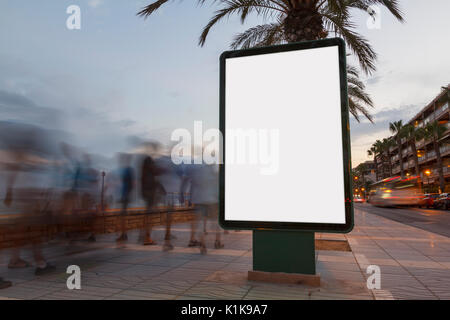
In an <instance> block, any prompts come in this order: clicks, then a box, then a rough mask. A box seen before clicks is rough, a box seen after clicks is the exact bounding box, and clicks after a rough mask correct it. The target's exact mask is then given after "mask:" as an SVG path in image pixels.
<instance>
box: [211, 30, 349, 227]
mask: <svg viewBox="0 0 450 320" xmlns="http://www.w3.org/2000/svg"><path fill="white" fill-rule="evenodd" d="M331 46H337V47H338V52H339V77H340V79H339V80H340V96H341V124H342V147H343V159H342V160H343V172H344V194H345V199H342V200H343V201H345V224H334V223H302V222H268V221H237V220H225V210H226V208H225V183H226V181H225V164H226V152H225V141H226V129H225V128H226V123H225V110H226V101H225V94H226V61H227V59H232V58H238V57H248V56H254V55H263V54H270V53H280V52H288V51H296V50H308V49H316V48H323V47H331ZM219 128H220V132H221V134H222V137H223V141H222V145H221V152H222V154H221V159H222V160H223V162H222V163H221V164H220V166H219V224H220V225H221V226H222V227H223V228H224V229H241V230H292V231H311V232H331V233H348V232H350V231H351V230H352V229H353V226H354V208H353V201H352V199H353V196H352V188H353V187H352V179H351V147H350V124H349V108H348V89H347V56H346V45H345V42H344V40H343V39H341V38H329V39H323V40H314V41H306V42H298V43H292V44H283V45H275V46H269V47H257V48H252V49H244V50H234V51H225V52H223V53H222V54H221V56H220V119H219ZM300 210H301V209H300ZM318 210H320V208H318Z"/></svg>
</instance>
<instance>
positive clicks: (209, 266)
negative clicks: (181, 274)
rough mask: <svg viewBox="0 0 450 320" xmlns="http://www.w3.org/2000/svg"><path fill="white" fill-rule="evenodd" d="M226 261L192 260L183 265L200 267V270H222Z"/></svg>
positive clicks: (194, 267) (189, 267)
mask: <svg viewBox="0 0 450 320" xmlns="http://www.w3.org/2000/svg"><path fill="white" fill-rule="evenodd" d="M226 265H227V263H225V262H211V261H203V260H197V261H191V262H188V263H186V264H184V265H183V268H185V269H200V270H220V269H222V268H223V267H225V266H226Z"/></svg>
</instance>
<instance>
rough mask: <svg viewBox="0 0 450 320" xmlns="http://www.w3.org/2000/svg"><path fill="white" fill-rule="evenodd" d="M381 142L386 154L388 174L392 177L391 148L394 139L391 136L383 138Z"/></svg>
mask: <svg viewBox="0 0 450 320" xmlns="http://www.w3.org/2000/svg"><path fill="white" fill-rule="evenodd" d="M382 143H383V144H382V149H383V151H384V153H385V154H386V161H387V163H388V168H389V176H390V177H392V161H391V148H392V147H393V146H394V145H395V141H394V140H393V139H392V138H384V139H383V141H382Z"/></svg>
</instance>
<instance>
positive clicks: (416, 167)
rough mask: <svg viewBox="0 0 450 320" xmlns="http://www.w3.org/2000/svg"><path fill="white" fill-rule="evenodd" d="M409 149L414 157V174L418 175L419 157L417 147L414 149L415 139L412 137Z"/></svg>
mask: <svg viewBox="0 0 450 320" xmlns="http://www.w3.org/2000/svg"><path fill="white" fill-rule="evenodd" d="M411 150H412V153H413V158H414V167H415V170H416V176H418V175H420V172H419V158H418V157H417V149H416V139H413V140H412V141H411Z"/></svg>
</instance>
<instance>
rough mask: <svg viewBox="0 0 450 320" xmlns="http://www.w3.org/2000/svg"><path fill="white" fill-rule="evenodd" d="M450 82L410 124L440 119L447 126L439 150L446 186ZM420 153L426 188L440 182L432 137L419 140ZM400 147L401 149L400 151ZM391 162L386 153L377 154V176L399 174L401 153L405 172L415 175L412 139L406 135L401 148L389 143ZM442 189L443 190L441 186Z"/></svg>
mask: <svg viewBox="0 0 450 320" xmlns="http://www.w3.org/2000/svg"><path fill="white" fill-rule="evenodd" d="M449 90H450V85H447V86H445V87H442V90H441V93H440V94H439V95H437V96H436V97H435V98H434V99H433V101H431V102H430V103H429V104H428V105H426V106H425V107H424V108H423V109H422V110H421V111H420V112H419V113H418V114H416V115H415V116H414V117H413V118H412V119H411V120H410V121H409V122H408V124H411V125H413V126H414V127H416V128H420V127H424V126H426V125H427V124H428V123H430V122H431V123H432V122H434V121H437V122H438V123H439V124H441V125H444V126H446V127H447V131H446V132H445V133H444V135H443V137H442V139H440V141H439V144H440V149H439V151H440V154H441V158H442V166H443V172H444V178H445V184H446V190H450V109H449V101H450V91H449ZM415 146H416V149H417V156H418V162H419V172H420V176H421V178H422V179H421V180H422V182H423V184H424V187H425V188H426V187H427V185H428V186H429V187H430V186H431V185H438V184H439V175H438V170H437V159H436V152H435V149H434V146H433V141H432V140H431V139H430V140H426V139H422V140H420V141H416V144H415ZM400 149H401V152H400ZM389 153H390V158H389V161H390V164H389V162H387V161H386V160H387V159H386V154H383V155H382V154H377V155H376V159H375V162H376V163H377V172H378V180H381V179H384V178H387V177H389V176H391V174H390V170H391V169H392V176H399V175H400V174H401V172H400V157H401V159H403V174H404V176H409V175H415V174H416V170H415V161H414V156H413V150H412V146H411V141H407V139H406V138H403V139H402V140H401V148H399V147H398V146H397V145H395V146H392V147H390V149H389ZM442 192H443V190H442Z"/></svg>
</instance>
